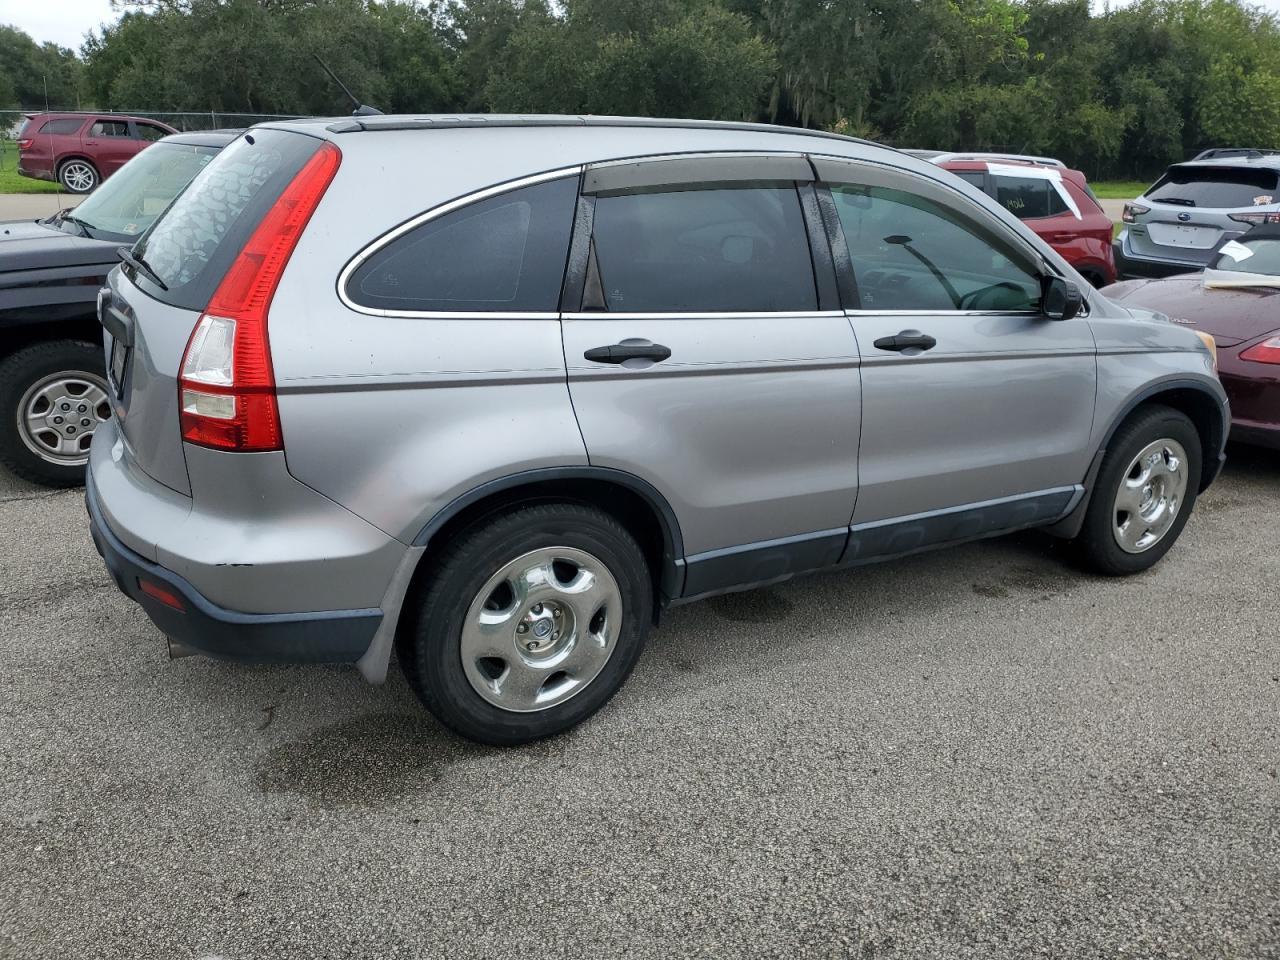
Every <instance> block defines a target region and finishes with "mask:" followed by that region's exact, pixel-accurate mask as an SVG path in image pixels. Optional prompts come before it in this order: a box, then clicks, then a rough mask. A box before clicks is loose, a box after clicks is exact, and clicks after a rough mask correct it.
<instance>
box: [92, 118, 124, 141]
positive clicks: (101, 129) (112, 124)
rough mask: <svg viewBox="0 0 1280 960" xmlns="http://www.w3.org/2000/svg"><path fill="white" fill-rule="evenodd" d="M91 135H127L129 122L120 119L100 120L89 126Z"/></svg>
mask: <svg viewBox="0 0 1280 960" xmlns="http://www.w3.org/2000/svg"><path fill="white" fill-rule="evenodd" d="M89 136H91V137H127V136H129V124H127V123H124V122H122V121H119V120H99V121H97V122H96V123H95V124H94V125H93V126H92V127H90V128H89Z"/></svg>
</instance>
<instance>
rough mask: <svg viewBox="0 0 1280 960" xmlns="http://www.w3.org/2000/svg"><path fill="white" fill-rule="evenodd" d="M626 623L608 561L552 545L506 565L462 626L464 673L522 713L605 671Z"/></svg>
mask: <svg viewBox="0 0 1280 960" xmlns="http://www.w3.org/2000/svg"><path fill="white" fill-rule="evenodd" d="M621 623H622V593H621V591H620V590H619V589H618V584H617V581H616V580H614V578H613V575H612V574H611V573H609V570H608V569H607V568H606V567H605V565H604V564H603V563H602V562H601V561H600V560H598V559H597V558H596V557H594V556H592V555H591V554H589V553H587V552H585V551H583V550H576V549H573V548H571V547H547V548H543V549H540V550H534V551H531V552H529V553H526V554H523V555H522V556H519V557H517V558H515V559H514V560H512V561H511V562H509V563H507V564H506V565H504V566H503V567H502V568H501V569H500V570H499V571H498V572H497V573H495V574H494V575H493V576H492V577H490V578H489V580H488V581H487V582H486V583H485V585H484V586H483V587H481V589H480V591H479V593H477V594H476V596H475V599H473V600H472V602H471V605H470V607H468V609H467V614H466V619H465V620H464V622H463V626H462V636H461V643H460V648H461V654H462V666H463V671H464V672H465V674H466V676H467V680H468V681H469V682H470V683H471V686H472V688H473V689H474V690H475V691H476V693H478V694H479V695H480V696H481V697H483V698H484V699H485V700H487V701H488V702H489V703H491V704H493V705H494V706H497V707H501V708H502V709H504V710H511V711H514V712H517V713H531V712H535V711H538V710H546V709H547V708H549V707H553V706H555V705H556V704H559V703H563V702H564V701H566V700H568V699H569V698H570V697H572V696H575V695H576V694H578V693H579V692H581V691H582V690H583V688H585V687H586V686H587V684H589V683H590V682H591V681H592V680H594V679H595V678H596V677H597V676H599V674H600V671H601V670H603V669H604V667H605V664H607V663H608V662H609V658H610V657H611V656H612V655H613V650H614V647H615V646H616V645H617V640H618V634H619V631H620V628H621Z"/></svg>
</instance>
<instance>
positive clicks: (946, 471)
mask: <svg viewBox="0 0 1280 960" xmlns="http://www.w3.org/2000/svg"><path fill="white" fill-rule="evenodd" d="M101 319H102V323H103V325H104V326H105V328H106V330H107V336H106V354H107V358H108V361H109V363H108V370H109V380H110V387H109V389H110V397H111V405H112V416H111V422H110V423H108V424H106V425H104V426H103V427H102V428H100V430H99V433H98V436H97V437H96V438H95V440H94V443H93V447H92V457H91V465H90V475H89V482H88V490H87V499H88V508H89V514H90V518H91V526H92V530H93V535H94V539H95V541H96V543H97V545H98V548H99V550H100V551H101V552H102V554H103V556H104V558H105V559H106V562H107V566H108V567H109V568H110V570H111V572H112V574H113V576H114V577H115V579H116V581H117V583H118V584H119V586H120V588H121V589H122V590H124V591H125V592H126V593H127V594H128V595H130V596H131V597H133V598H134V599H136V600H137V601H138V602H139V603H140V604H141V605H142V607H143V608H144V610H145V611H146V612H147V614H148V616H150V617H151V619H152V620H153V621H154V622H155V623H156V624H157V625H158V626H159V627H160V629H161V630H162V631H164V633H165V634H167V635H168V637H169V638H170V646H171V649H172V650H173V651H174V652H175V653H186V652H202V653H207V654H211V655H214V656H222V657H231V658H237V659H244V660H253V661H328V662H343V663H355V664H356V665H357V666H358V667H359V668H360V670H361V671H362V672H363V673H364V675H365V676H366V677H368V678H369V679H370V680H373V681H380V680H382V679H383V678H384V677H385V675H386V672H387V667H388V662H389V660H390V658H391V656H392V653H393V650H396V649H398V651H399V660H400V663H401V665H402V667H403V668H404V670H405V672H406V674H407V675H408V678H409V681H410V683H411V684H412V685H413V688H414V689H415V690H416V692H417V694H418V696H419V697H420V698H421V699H422V701H423V702H424V703H425V704H426V706H427V707H428V708H430V709H431V710H432V712H434V713H435V714H436V716H438V717H439V718H440V719H441V720H442V721H443V722H445V723H446V724H448V725H449V726H450V727H452V728H453V729H455V730H457V731H459V732H460V733H462V734H464V735H466V736H468V737H472V738H475V739H477V740H481V741H485V742H490V743H517V742H521V741H525V740H529V739H533V738H535V737H541V736H546V735H548V734H552V733H555V732H557V731H560V730H563V729H565V728H566V727H568V726H570V725H572V724H574V723H577V722H578V721H580V720H582V719H584V718H585V717H587V716H589V715H590V714H591V713H593V712H594V711H595V710H597V709H598V708H599V707H600V706H601V705H602V704H604V703H605V701H606V700H608V698H609V697H610V696H611V695H612V694H613V693H614V691H616V690H617V689H618V687H619V686H620V685H621V684H622V682H623V680H624V679H625V678H626V676H627V674H628V673H629V672H630V670H631V669H632V667H633V665H634V664H635V663H636V661H637V659H638V657H639V655H640V652H641V648H642V647H643V644H644V640H645V637H646V634H647V633H648V630H649V627H650V626H651V624H653V623H654V622H655V621H656V620H657V619H658V618H659V617H660V615H661V613H662V611H663V609H664V608H665V607H667V606H668V605H670V604H673V603H681V602H685V601H689V600H694V599H697V598H700V597H705V596H708V595H711V594H716V593H721V592H724V591H730V590H738V589H743V588H746V587H749V586H752V585H756V584H762V583H770V582H774V581H778V580H782V579H785V578H787V577H790V576H792V575H794V574H797V573H801V572H804V571H808V570H815V569H819V568H826V567H853V566H856V565H858V564H862V563H867V562H870V561H875V560H881V559H885V558H888V557H895V556H900V555H902V554H906V553H911V552H913V551H917V550H923V549H927V548H931V547H938V546H943V545H946V544H951V543H957V542H961V541H965V540H971V539H974V538H977V537H985V536H992V535H995V534H1000V533H1004V532H1007V531H1012V530H1019V529H1024V528H1028V527H1041V528H1045V529H1047V530H1049V531H1050V532H1052V533H1054V534H1056V535H1058V536H1061V537H1066V538H1070V539H1072V540H1074V542H1075V546H1076V549H1077V551H1078V553H1079V555H1080V557H1081V558H1082V559H1083V560H1084V561H1085V562H1086V563H1088V564H1089V565H1090V566H1091V567H1092V568H1093V569H1095V570H1098V571H1101V572H1104V573H1108V574H1127V573H1134V572H1137V571H1140V570H1144V569H1146V568H1148V567H1150V566H1151V565H1152V564H1153V563H1155V562H1156V561H1157V560H1158V559H1159V558H1160V557H1161V556H1162V555H1163V554H1164V553H1165V552H1166V551H1167V550H1168V549H1169V548H1170V547H1171V546H1172V545H1173V543H1174V541H1175V540H1176V539H1177V537H1178V534H1179V533H1180V531H1181V530H1182V527H1183V525H1184V524H1185V523H1186V521H1187V518H1188V516H1189V515H1190V513H1191V509H1192V506H1193V504H1194V502H1195V499H1196V495H1197V494H1198V493H1199V492H1200V491H1202V490H1203V489H1204V488H1205V487H1206V486H1207V485H1208V484H1209V483H1210V482H1211V481H1212V480H1213V478H1214V477H1215V475H1216V474H1217V472H1218V469H1219V465H1220V463H1221V459H1222V449H1223V443H1224V438H1225V436H1226V424H1227V411H1226V402H1225V397H1224V394H1223V392H1222V388H1221V386H1220V385H1219V383H1218V381H1217V378H1216V376H1215V373H1214V356H1213V353H1212V342H1211V341H1207V338H1204V337H1201V336H1199V335H1197V334H1196V333H1195V332H1193V331H1191V330H1188V329H1185V328H1183V327H1179V326H1176V325H1174V324H1171V323H1169V322H1167V320H1166V319H1165V318H1164V317H1162V316H1159V315H1155V314H1151V313H1147V312H1142V311H1137V310H1126V309H1124V308H1122V307H1120V306H1117V305H1115V304H1112V303H1110V302H1109V301H1107V300H1106V299H1105V298H1104V297H1103V296H1101V295H1100V294H1099V293H1097V292H1096V291H1094V290H1092V289H1090V288H1089V287H1088V285H1087V284H1086V283H1084V282H1082V281H1081V280H1080V278H1079V277H1078V276H1077V275H1076V274H1075V273H1074V272H1073V271H1072V270H1071V268H1070V267H1069V266H1068V265H1067V264H1066V263H1065V262H1064V261H1063V260H1062V259H1061V258H1059V257H1058V256H1057V255H1056V254H1054V253H1053V251H1052V250H1050V249H1049V248H1048V247H1047V246H1045V245H1044V244H1043V243H1042V242H1041V241H1040V240H1038V239H1037V238H1036V237H1035V235H1034V234H1033V233H1031V232H1030V231H1029V230H1028V229H1027V228H1026V227H1024V226H1023V225H1022V224H1021V223H1020V222H1019V221H1018V220H1016V219H1015V218H1014V217H1012V216H1011V215H1010V214H1008V213H1007V212H1005V211H1004V210H1002V209H1001V208H1000V207H999V206H998V205H997V204H995V203H994V202H993V201H992V200H991V199H989V198H988V197H987V196H985V195H984V194H983V193H982V192H981V191H979V190H977V189H976V188H974V187H971V186H969V185H968V184H965V183H964V182H963V181H961V180H959V179H957V178H955V177H954V176H952V175H951V174H949V173H947V172H946V171H944V170H941V169H939V168H938V167H937V166H935V165H933V164H930V163H926V162H924V161H921V160H917V159H914V158H911V157H908V156H906V155H904V154H902V153H898V152H896V151H893V150H890V149H886V148H884V147H880V146H877V145H875V144H870V143H865V142H861V141H857V140H852V139H847V138H842V137H836V136H829V135H824V134H815V133H811V132H808V131H802V130H787V129H781V128H771V127H766V126H758V125H751V124H724V123H719V124H717V123H703V122H687V121H656V120H630V119H610V118H599V117H588V118H584V117H534V118H529V117H521V118H515V117H483V118H466V119H459V118H448V117H361V118H356V119H345V120H338V121H314V120H313V121H298V122H288V123H279V124H270V125H266V126H261V127H257V128H254V129H253V130H251V131H249V133H248V134H247V135H245V136H244V137H242V138H241V139H239V140H237V141H236V142H235V143H233V144H232V145H231V146H229V147H228V148H227V149H226V150H224V151H223V153H222V154H220V155H219V156H218V158H217V159H216V160H214V161H213V162H212V163H210V164H209V166H208V167H207V168H206V169H205V170H204V171H203V172H202V173H201V174H200V175H199V176H198V177H197V178H196V180H195V181H194V182H193V183H192V185H191V187H190V188H189V189H188V190H187V191H186V192H185V193H184V194H183V195H182V196H181V197H180V198H179V199H178V201H177V202H176V203H175V204H174V205H173V206H172V208H170V209H169V211H168V212H167V213H166V214H165V215H164V216H163V217H161V218H160V219H159V220H158V221H157V222H156V223H155V224H154V225H153V226H152V228H151V229H150V230H149V231H148V232H147V233H146V234H145V235H144V236H143V237H142V238H141V239H140V240H139V242H138V244H137V245H136V247H135V248H134V251H133V259H132V262H131V263H130V264H128V265H126V266H124V267H122V268H121V269H118V270H116V271H115V272H114V273H113V274H112V275H111V277H110V282H109V286H108V289H107V290H106V291H104V294H103V297H102V301H101ZM848 585H849V589H851V590H856V589H857V581H856V579H854V578H850V579H849V581H848ZM726 642H730V640H729V638H726Z"/></svg>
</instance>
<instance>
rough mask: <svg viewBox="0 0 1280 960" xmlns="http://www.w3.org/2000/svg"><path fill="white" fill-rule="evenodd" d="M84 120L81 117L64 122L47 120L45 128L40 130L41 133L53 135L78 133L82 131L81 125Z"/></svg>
mask: <svg viewBox="0 0 1280 960" xmlns="http://www.w3.org/2000/svg"><path fill="white" fill-rule="evenodd" d="M82 123H84V120H82V119H80V118H79V117H71V118H70V119H62V120H46V121H45V124H44V126H43V127H41V128H40V132H41V133H52V134H68V133H76V132H77V131H79V129H80V125H81V124H82Z"/></svg>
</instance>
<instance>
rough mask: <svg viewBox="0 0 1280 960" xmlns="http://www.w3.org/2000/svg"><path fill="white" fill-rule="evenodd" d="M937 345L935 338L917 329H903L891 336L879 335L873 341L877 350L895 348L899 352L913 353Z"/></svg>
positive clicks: (921, 351) (930, 348)
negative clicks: (879, 336) (878, 337)
mask: <svg viewBox="0 0 1280 960" xmlns="http://www.w3.org/2000/svg"><path fill="white" fill-rule="evenodd" d="M937 345H938V341H937V340H935V339H933V337H931V336H929V335H928V334H927V333H921V332H920V331H919V330H903V331H902V332H901V333H898V334H896V335H894V336H892V337H881V338H880V339H879V340H876V341H875V346H876V349H877V350H895V351H897V352H899V353H904V352H906V351H908V350H909V351H912V352H914V353H923V352H924V351H925V350H932V349H933V348H934V347H936V346H937Z"/></svg>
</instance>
